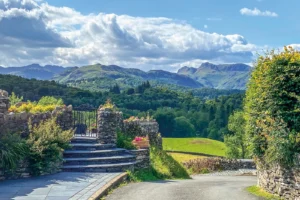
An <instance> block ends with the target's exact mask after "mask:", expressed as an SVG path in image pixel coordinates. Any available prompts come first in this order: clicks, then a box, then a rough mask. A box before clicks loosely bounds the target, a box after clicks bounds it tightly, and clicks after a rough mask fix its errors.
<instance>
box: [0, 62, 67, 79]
mask: <svg viewBox="0 0 300 200" xmlns="http://www.w3.org/2000/svg"><path fill="white" fill-rule="evenodd" d="M68 69H69V68H65V67H60V66H56V65H45V66H44V67H42V66H41V65H39V64H32V65H27V66H23V67H1V66H0V74H10V75H16V76H21V77H24V78H35V79H39V80H50V79H52V78H53V77H54V76H55V75H57V74H60V73H62V72H64V71H66V70H68Z"/></svg>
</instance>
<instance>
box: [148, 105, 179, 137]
mask: <svg viewBox="0 0 300 200" xmlns="http://www.w3.org/2000/svg"><path fill="white" fill-rule="evenodd" d="M153 117H154V119H156V121H157V122H158V124H159V131H160V133H161V134H162V136H163V137H171V136H172V134H173V132H174V129H175V115H174V113H173V112H172V111H171V110H166V109H161V110H159V111H157V112H156V113H155V115H154V116H153Z"/></svg>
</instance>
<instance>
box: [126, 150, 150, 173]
mask: <svg viewBox="0 0 300 200" xmlns="http://www.w3.org/2000/svg"><path fill="white" fill-rule="evenodd" d="M130 153H131V154H133V155H135V156H136V164H135V165H134V167H135V168H137V169H146V168H149V167H150V151H149V149H139V150H131V151H130Z"/></svg>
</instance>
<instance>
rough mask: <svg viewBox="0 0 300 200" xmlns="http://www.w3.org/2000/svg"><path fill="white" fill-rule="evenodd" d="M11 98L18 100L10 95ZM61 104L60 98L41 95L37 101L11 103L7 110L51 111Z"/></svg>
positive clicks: (17, 111)
mask: <svg viewBox="0 0 300 200" xmlns="http://www.w3.org/2000/svg"><path fill="white" fill-rule="evenodd" d="M12 99H13V101H18V100H17V99H16V97H14V96H12ZM62 105H64V104H63V101H62V99H56V98H55V97H50V96H45V97H42V98H41V99H40V100H39V101H38V102H30V101H28V102H27V103H23V104H22V105H20V106H16V105H15V104H12V106H11V107H10V108H9V112H14V113H21V112H27V113H45V112H52V111H53V110H55V108H56V107H57V106H62Z"/></svg>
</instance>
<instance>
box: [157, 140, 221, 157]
mask: <svg viewBox="0 0 300 200" xmlns="http://www.w3.org/2000/svg"><path fill="white" fill-rule="evenodd" d="M163 148H164V150H169V151H182V152H192V153H203V154H208V155H215V156H225V150H226V146H225V144H224V143H223V142H220V141H216V140H211V139H207V138H163Z"/></svg>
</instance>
